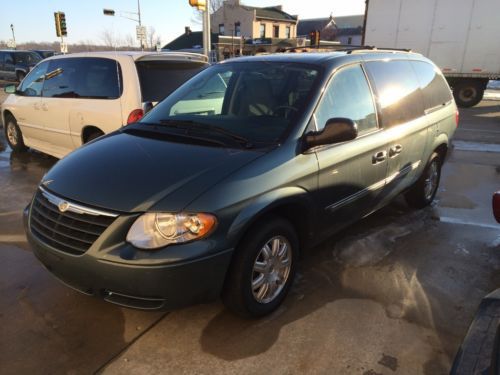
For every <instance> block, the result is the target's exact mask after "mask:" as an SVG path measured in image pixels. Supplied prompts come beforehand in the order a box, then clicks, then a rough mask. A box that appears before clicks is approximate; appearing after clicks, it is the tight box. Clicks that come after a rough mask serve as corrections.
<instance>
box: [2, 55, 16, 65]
mask: <svg viewBox="0 0 500 375" xmlns="http://www.w3.org/2000/svg"><path fill="white" fill-rule="evenodd" d="M4 56H5V58H4V62H5V63H6V64H14V59H13V58H12V54H10V53H5V54H4Z"/></svg>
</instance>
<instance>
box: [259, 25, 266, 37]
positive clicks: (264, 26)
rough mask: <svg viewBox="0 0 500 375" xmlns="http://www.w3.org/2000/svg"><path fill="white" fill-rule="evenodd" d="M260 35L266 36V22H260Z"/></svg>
mask: <svg viewBox="0 0 500 375" xmlns="http://www.w3.org/2000/svg"><path fill="white" fill-rule="evenodd" d="M260 37H261V38H265V37H266V24H265V23H261V24H260Z"/></svg>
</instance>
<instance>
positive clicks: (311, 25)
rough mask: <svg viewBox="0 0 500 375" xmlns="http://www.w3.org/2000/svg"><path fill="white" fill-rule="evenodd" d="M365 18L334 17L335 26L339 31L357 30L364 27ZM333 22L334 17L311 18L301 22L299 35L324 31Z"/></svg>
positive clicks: (298, 26)
mask: <svg viewBox="0 0 500 375" xmlns="http://www.w3.org/2000/svg"><path fill="white" fill-rule="evenodd" d="M364 18H365V16H364V15H362V14H360V15H354V16H342V17H333V24H332V25H335V26H336V27H337V29H338V30H342V29H357V28H358V27H361V28H362V27H363V21H364ZM331 21H332V17H331V16H330V17H325V18H311V19H304V20H300V21H299V23H298V25H297V35H308V34H309V33H310V32H311V31H314V30H319V31H322V30H323V29H324V28H325V27H327V26H328V25H329V24H330V22H331Z"/></svg>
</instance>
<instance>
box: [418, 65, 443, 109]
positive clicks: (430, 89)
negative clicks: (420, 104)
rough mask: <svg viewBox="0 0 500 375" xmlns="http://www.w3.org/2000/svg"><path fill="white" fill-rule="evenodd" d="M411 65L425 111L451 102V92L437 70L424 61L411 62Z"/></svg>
mask: <svg viewBox="0 0 500 375" xmlns="http://www.w3.org/2000/svg"><path fill="white" fill-rule="evenodd" d="M411 64H412V66H413V68H414V69H415V72H416V73H417V77H418V80H419V82H420V88H421V89H422V95H423V98H424V104H425V109H431V108H436V107H439V106H442V105H443V104H445V103H448V102H449V101H450V100H451V91H450V89H449V87H448V84H447V83H446V81H445V79H444V77H443V76H442V75H441V73H440V72H439V71H438V70H437V69H438V68H436V67H435V66H433V65H431V64H429V63H427V62H425V61H412V62H411Z"/></svg>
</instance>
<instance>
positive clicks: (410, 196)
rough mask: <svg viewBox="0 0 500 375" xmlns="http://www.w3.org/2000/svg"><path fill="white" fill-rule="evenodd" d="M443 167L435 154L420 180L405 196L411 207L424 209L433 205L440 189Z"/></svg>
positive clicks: (439, 158)
mask: <svg viewBox="0 0 500 375" xmlns="http://www.w3.org/2000/svg"><path fill="white" fill-rule="evenodd" d="M441 165H442V161H441V157H440V156H439V154H438V153H436V152H434V153H433V154H432V156H431V158H430V159H429V161H428V163H427V165H426V167H425V169H424V171H423V173H422V175H421V176H420V178H419V179H418V180H417V182H415V184H414V185H413V186H412V187H411V188H410V190H408V191H407V192H406V194H405V199H406V202H407V203H408V205H409V206H411V207H413V208H424V207H426V206H428V205H429V204H431V203H432V201H433V200H434V197H435V196H436V193H437V190H438V187H439V181H440V180H441ZM434 168H435V169H434ZM434 173H435V174H434ZM430 184H431V185H432V186H430Z"/></svg>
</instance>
